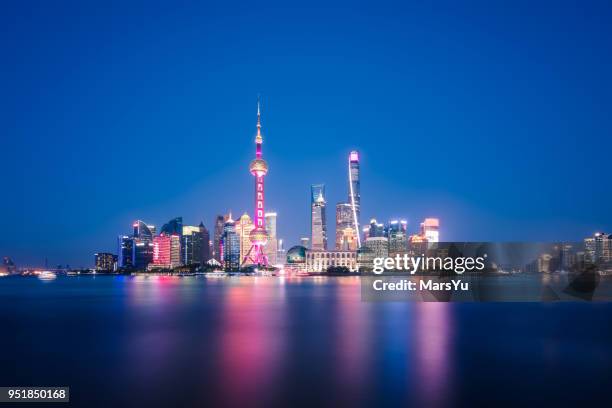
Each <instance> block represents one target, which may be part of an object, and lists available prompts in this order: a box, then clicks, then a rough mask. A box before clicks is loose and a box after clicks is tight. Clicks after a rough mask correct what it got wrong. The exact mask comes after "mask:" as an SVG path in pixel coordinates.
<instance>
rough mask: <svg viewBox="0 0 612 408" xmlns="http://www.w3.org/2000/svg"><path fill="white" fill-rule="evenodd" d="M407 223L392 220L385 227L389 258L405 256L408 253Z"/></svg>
mask: <svg viewBox="0 0 612 408" xmlns="http://www.w3.org/2000/svg"><path fill="white" fill-rule="evenodd" d="M407 230H408V223H407V222H406V221H405V220H401V221H398V220H393V221H391V222H389V225H388V227H387V238H388V239H389V256H391V257H394V256H395V255H397V254H405V253H406V252H407V251H408V231H407Z"/></svg>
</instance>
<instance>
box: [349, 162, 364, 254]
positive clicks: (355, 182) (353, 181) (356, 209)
mask: <svg viewBox="0 0 612 408" xmlns="http://www.w3.org/2000/svg"><path fill="white" fill-rule="evenodd" d="M348 173H349V204H350V205H351V207H352V210H353V229H354V230H355V232H356V235H357V246H358V247H361V238H360V236H359V228H360V225H361V221H360V217H361V192H360V188H361V187H360V185H361V183H360V180H359V177H360V176H359V152H357V151H356V150H353V151H352V152H351V153H349V168H348Z"/></svg>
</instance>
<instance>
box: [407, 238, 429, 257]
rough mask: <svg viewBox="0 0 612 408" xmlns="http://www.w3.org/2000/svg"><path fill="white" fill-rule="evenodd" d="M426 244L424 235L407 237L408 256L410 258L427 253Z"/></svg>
mask: <svg viewBox="0 0 612 408" xmlns="http://www.w3.org/2000/svg"><path fill="white" fill-rule="evenodd" d="M427 247H428V243H427V238H425V235H422V234H414V235H410V237H408V254H409V255H410V256H423V255H424V254H425V253H426V251H427Z"/></svg>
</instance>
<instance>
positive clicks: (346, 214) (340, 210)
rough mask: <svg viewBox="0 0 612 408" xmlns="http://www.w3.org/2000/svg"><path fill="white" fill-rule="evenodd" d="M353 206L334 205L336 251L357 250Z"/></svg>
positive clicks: (344, 204) (346, 204) (347, 204)
mask: <svg viewBox="0 0 612 408" xmlns="http://www.w3.org/2000/svg"><path fill="white" fill-rule="evenodd" d="M354 225H355V221H354V214H353V206H352V205H351V204H349V203H338V204H336V249H337V250H345V251H347V250H350V251H355V250H357V239H356V238H357V237H356V235H357V234H356V232H355V229H354Z"/></svg>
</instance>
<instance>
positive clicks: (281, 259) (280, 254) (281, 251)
mask: <svg viewBox="0 0 612 408" xmlns="http://www.w3.org/2000/svg"><path fill="white" fill-rule="evenodd" d="M286 255H287V251H285V247H284V245H283V240H282V238H281V239H279V240H278V250H277V251H276V262H277V263H281V264H284V263H285V261H286V260H287V257H286Z"/></svg>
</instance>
